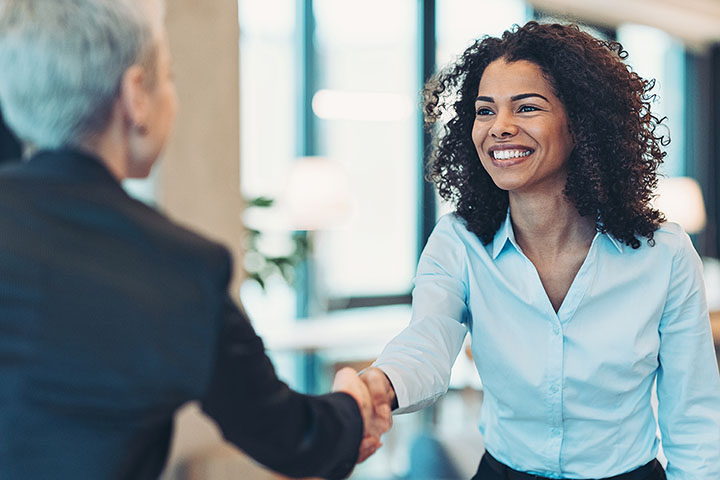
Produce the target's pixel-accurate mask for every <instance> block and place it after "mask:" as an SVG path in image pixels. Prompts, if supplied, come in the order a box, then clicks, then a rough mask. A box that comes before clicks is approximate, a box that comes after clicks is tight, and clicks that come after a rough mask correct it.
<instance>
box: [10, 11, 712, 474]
mask: <svg viewBox="0 0 720 480" xmlns="http://www.w3.org/2000/svg"><path fill="white" fill-rule="evenodd" d="M531 19H537V20H553V19H557V20H562V21H567V20H572V21H577V22H581V23H582V24H583V25H584V26H585V27H584V28H586V29H587V30H588V31H589V32H591V33H592V34H593V35H596V36H597V37H600V38H603V39H613V40H618V41H620V42H621V43H622V44H623V46H624V47H625V49H626V50H627V51H628V52H629V57H628V58H627V62H628V63H629V64H630V65H631V66H632V67H633V69H634V70H635V71H637V72H638V73H639V74H640V75H641V76H643V77H646V78H654V79H656V82H657V83H656V89H655V93H656V94H657V99H656V102H655V105H654V109H655V114H656V115H657V116H658V117H665V116H666V117H667V121H666V122H665V123H666V125H667V128H668V131H669V134H670V136H671V139H672V142H671V144H670V145H669V146H668V147H667V152H668V155H667V158H666V162H665V164H664V165H663V167H662V170H663V174H664V176H665V178H664V179H663V181H662V182H661V185H660V187H659V188H660V190H659V192H658V193H659V198H658V206H659V207H660V208H661V209H662V210H663V211H665V212H666V214H667V215H668V217H670V219H672V220H674V221H677V222H679V223H681V224H682V225H683V226H684V227H685V228H686V230H687V231H688V232H689V233H691V234H692V238H693V242H694V243H695V246H696V248H697V250H698V252H699V253H700V254H701V256H702V258H703V261H704V265H705V275H706V280H707V288H708V299H709V302H710V309H711V311H713V312H715V311H720V266H719V264H720V262H718V260H716V258H717V257H718V251H719V249H720V239H719V238H718V232H717V225H718V220H719V219H720V205H719V201H720V199H719V198H718V195H719V193H720V188H719V187H720V171H718V164H719V160H720V137H719V136H718V129H719V128H720V2H718V1H717V0H682V1H680V0H584V1H573V0H530V1H525V0H364V1H362V2H358V1H350V0H222V1H220V0H203V1H197V0H172V1H169V2H168V28H169V33H170V39H171V44H172V50H173V55H174V64H175V76H176V81H177V86H178V92H179V96H180V115H179V117H178V121H177V127H176V130H175V133H174V135H173V137H172V139H171V144H170V146H169V148H168V151H167V152H166V154H165V158H164V159H163V161H162V162H160V164H159V165H158V166H157V167H156V169H155V170H154V171H153V174H152V175H151V177H150V178H149V179H147V180H143V181H128V182H126V184H125V186H126V188H127V189H128V191H129V192H131V193H132V194H133V195H135V196H136V197H138V198H140V199H141V200H143V201H145V202H148V203H150V204H152V205H155V206H157V207H158V208H160V209H162V210H164V211H166V212H167V213H168V214H170V215H171V216H173V217H174V218H176V219H178V220H179V221H180V222H183V223H186V224H188V225H190V226H192V227H193V228H196V229H200V230H201V231H203V232H204V233H205V234H207V235H209V236H211V237H214V238H216V239H219V240H221V241H223V242H224V243H226V244H227V245H228V246H229V247H230V248H231V250H232V251H233V253H234V256H235V263H236V274H235V277H236V278H235V282H234V284H233V295H234V296H235V297H236V299H237V300H238V301H242V303H243V305H244V306H245V308H246V310H247V311H248V313H249V315H250V317H251V318H252V320H253V324H254V326H255V328H256V329H257V330H258V332H259V333H260V334H261V335H262V336H263V338H264V339H265V343H266V347H267V349H268V352H269V353H270V355H271V357H272V358H273V361H274V363H275V365H276V367H277V369H278V373H279V375H280V376H281V377H282V378H283V379H284V380H285V381H286V382H287V383H289V384H290V385H291V386H293V387H294V388H297V389H299V390H301V391H305V392H309V393H320V392H324V391H327V390H328V389H329V388H330V385H331V382H332V377H333V375H334V371H336V370H337V369H338V368H340V367H342V366H345V365H350V366H353V367H355V368H357V369H360V368H364V367H365V366H367V365H368V364H369V363H370V362H371V361H372V360H373V359H374V358H375V356H377V355H378V354H379V353H380V351H381V350H382V347H383V345H384V344H385V343H386V342H387V341H388V340H390V339H391V338H392V337H393V336H394V335H395V334H396V333H397V332H399V331H400V330H401V329H402V328H403V326H404V325H406V324H407V322H408V321H409V311H410V310H409V304H410V292H411V288H412V279H413V274H414V269H415V264H416V262H417V260H418V258H419V254H420V251H421V250H422V248H423V246H424V243H425V241H426V239H427V237H428V235H429V233H430V231H431V230H432V228H433V226H434V224H435V222H436V220H437V218H438V217H439V216H440V215H442V214H443V213H445V212H447V211H450V207H449V206H448V205H444V204H442V203H441V202H439V201H438V198H437V196H436V194H435V192H434V189H433V187H432V186H431V185H429V184H428V183H426V182H425V181H424V180H423V162H424V154H425V152H426V151H427V148H428V142H429V138H428V137H427V136H426V135H425V134H424V133H423V130H422V118H421V115H420V108H419V105H420V101H421V99H420V90H421V89H422V85H423V83H424V81H425V80H426V79H427V78H428V77H429V76H430V75H431V74H432V73H433V72H435V71H436V70H437V69H438V68H441V67H442V66H444V65H446V64H448V63H449V62H452V61H453V60H454V59H455V57H456V56H457V55H459V54H460V53H462V51H463V50H464V49H465V47H467V46H468V45H469V43H470V42H472V41H473V40H474V39H476V38H478V37H481V36H483V35H494V36H495V35H500V34H502V32H503V31H504V30H506V29H507V28H509V27H511V26H512V25H513V24H519V25H522V24H524V23H525V22H526V21H528V20H531ZM0 123H1V122H0ZM0 138H2V142H0V146H1V147H2V148H0V159H5V158H13V157H15V158H16V157H17V155H18V152H19V146H18V145H17V143H16V142H15V141H14V139H13V138H12V134H11V133H9V132H7V131H5V130H3V129H2V128H0ZM711 317H712V318H713V325H714V328H715V331H716V335H720V333H718V330H719V329H718V325H719V323H718V320H717V318H716V314H715V313H713V314H711ZM716 339H720V336H716ZM481 402H482V384H481V382H480V380H479V379H478V378H477V374H476V373H475V370H474V367H473V366H472V363H471V360H470V359H469V358H468V357H467V356H465V355H463V354H461V356H460V357H459V359H458V362H457V364H456V367H455V371H454V372H453V380H452V382H451V390H450V392H449V393H448V395H447V396H446V397H444V398H443V399H441V400H440V401H439V402H438V403H437V404H436V405H435V406H434V407H432V408H430V409H427V410H425V411H423V412H418V413H415V414H410V415H405V416H400V417H396V418H395V427H394V428H393V430H392V432H391V433H390V434H388V435H386V437H385V447H384V448H383V449H381V451H379V452H378V453H377V454H376V455H375V456H374V457H372V458H371V459H370V460H368V461H367V462H365V463H364V464H362V465H360V466H359V467H358V468H357V469H356V470H355V472H354V474H353V476H352V477H351V478H356V479H360V478H367V479H399V478H413V479H417V478H435V479H439V478H469V477H470V476H471V475H472V473H474V471H475V469H476V467H477V462H478V461H479V459H480V457H481V455H482V452H483V447H482V438H480V435H479V433H478V432H477V428H476V426H477V422H478V416H479V407H480V404H481ZM719 408H720V406H719ZM165 478H166V479H176V478H177V479H183V478H187V479H189V478H202V479H210V480H213V479H226V478H244V479H255V478H257V479H264V478H280V477H278V476H276V475H274V474H272V473H271V472H268V471H265V470H264V469H262V468H261V467H259V466H257V465H255V464H254V463H253V462H251V461H250V460H248V459H247V458H245V457H244V456H243V455H242V454H241V453H240V452H238V451H236V450H235V449H234V448H232V447H230V446H228V445H225V444H223V443H222V442H221V440H220V437H219V435H218V433H217V431H216V429H215V427H214V425H212V423H211V422H209V421H208V420H207V419H205V418H204V417H203V416H202V415H201V414H200V413H199V411H198V408H197V406H196V405H189V406H188V407H186V408H185V409H184V410H183V411H182V412H181V413H180V414H179V415H178V420H177V431H176V438H175V442H174V445H173V451H172V458H171V461H170V463H169V465H168V468H167V471H166V473H165Z"/></svg>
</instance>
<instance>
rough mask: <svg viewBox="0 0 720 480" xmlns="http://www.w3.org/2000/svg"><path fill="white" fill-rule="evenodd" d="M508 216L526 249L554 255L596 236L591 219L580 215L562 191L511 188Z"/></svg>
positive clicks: (516, 235)
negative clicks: (515, 191) (524, 191)
mask: <svg viewBox="0 0 720 480" xmlns="http://www.w3.org/2000/svg"><path fill="white" fill-rule="evenodd" d="M510 217H511V220H512V225H513V231H514V233H515V239H516V241H517V242H518V245H519V246H520V248H522V250H523V251H524V252H526V253H530V252H535V253H538V254H541V255H544V256H557V255H559V254H560V253H561V252H563V251H567V250H568V249H569V248H587V247H589V245H590V243H591V242H592V239H593V237H594V236H595V222H594V219H592V218H589V217H582V216H580V213H578V211H577V208H575V206H574V205H573V204H572V203H570V201H569V200H568V199H567V198H566V197H565V195H564V194H563V193H562V192H557V193H553V194H538V195H528V194H523V195H513V194H512V192H511V193H510Z"/></svg>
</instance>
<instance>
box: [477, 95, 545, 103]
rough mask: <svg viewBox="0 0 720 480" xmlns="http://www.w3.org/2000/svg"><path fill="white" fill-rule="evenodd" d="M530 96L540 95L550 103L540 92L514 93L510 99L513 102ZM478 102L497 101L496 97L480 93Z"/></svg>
mask: <svg viewBox="0 0 720 480" xmlns="http://www.w3.org/2000/svg"><path fill="white" fill-rule="evenodd" d="M530 97H539V98H542V99H543V100H545V101H546V102H548V103H550V100H548V99H547V98H545V97H544V96H542V95H540V94H539V93H520V94H518V95H513V96H512V97H510V100H511V101H513V102H516V101H518V100H522V99H523V98H530ZM475 101H476V102H489V103H495V99H494V98H493V97H484V96H482V95H480V96H479V97H477V98H476V99H475Z"/></svg>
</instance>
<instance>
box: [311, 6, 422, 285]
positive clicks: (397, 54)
mask: <svg viewBox="0 0 720 480" xmlns="http://www.w3.org/2000/svg"><path fill="white" fill-rule="evenodd" d="M417 4H418V2H417V1H414V0H395V1H392V2H387V1H385V0H366V1H364V2H355V1H351V0H315V1H314V2H313V5H314V16H315V22H316V30H315V48H316V62H317V64H316V74H317V91H316V92H314V93H313V96H312V110H313V114H314V117H315V120H316V122H317V127H316V132H317V134H316V135H317V137H316V139H315V140H316V142H317V152H318V153H319V154H320V155H323V156H327V157H329V158H331V159H334V160H335V161H337V162H340V163H341V164H342V165H343V166H344V167H345V169H346V171H347V172H348V174H349V178H350V189H351V196H352V198H353V199H354V201H353V208H352V212H351V214H350V217H349V218H348V219H347V221H346V222H345V223H344V224H342V225H339V226H338V227H337V228H334V229H332V230H330V231H327V232H321V235H320V236H319V238H318V240H319V242H318V245H317V247H318V248H317V249H316V257H317V260H318V263H319V268H320V272H321V274H320V278H321V279H322V280H323V281H324V282H325V290H326V291H327V294H328V296H330V297H356V296H380V295H387V294H402V293H406V292H409V291H410V288H411V280H412V276H413V273H414V269H415V262H416V260H417V252H416V249H415V245H416V230H417V226H416V223H417V221H416V215H415V211H416V208H417V198H418V194H417V191H416V190H417V189H416V184H417V181H416V177H417V175H418V166H419V165H418V163H419V162H418V152H417V135H418V132H417V114H418V108H417V105H418V103H419V95H418V92H419V79H418V75H417V73H416V72H417V70H418V67H417V64H418V49H417V44H416V37H417V18H418V15H417V11H416V8H417Z"/></svg>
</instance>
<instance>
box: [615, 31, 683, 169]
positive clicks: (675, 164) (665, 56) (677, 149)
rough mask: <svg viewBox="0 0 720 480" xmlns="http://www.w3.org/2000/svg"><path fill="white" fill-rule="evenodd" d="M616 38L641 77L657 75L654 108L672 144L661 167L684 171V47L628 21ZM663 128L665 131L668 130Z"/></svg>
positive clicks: (667, 37) (629, 62)
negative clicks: (663, 120)
mask: <svg viewBox="0 0 720 480" xmlns="http://www.w3.org/2000/svg"><path fill="white" fill-rule="evenodd" d="M617 38H618V41H619V42H620V43H622V45H623V47H624V48H625V49H626V50H627V51H628V53H629V55H628V58H627V60H626V61H627V63H628V64H629V65H631V66H632V68H633V70H634V71H635V72H637V73H638V74H639V75H640V76H641V77H643V78H646V79H653V78H654V79H655V80H656V83H655V88H654V89H653V90H652V93H655V94H657V100H656V102H655V103H654V104H653V105H652V111H653V113H654V114H655V116H657V117H658V118H662V117H667V120H665V122H663V123H664V124H665V125H667V128H668V129H669V133H670V138H671V139H672V141H671V142H670V145H668V146H667V147H665V150H666V151H667V156H666V157H665V162H664V163H663V165H662V166H661V167H660V171H661V172H662V173H663V174H665V175H667V176H669V177H676V176H682V175H684V174H685V170H686V169H685V164H686V160H685V132H684V123H685V49H684V47H683V45H682V43H680V42H679V41H677V40H675V39H673V38H672V37H671V36H670V35H668V34H667V33H665V32H663V31H662V30H658V29H656V28H652V27H646V26H643V25H634V24H626V25H621V26H620V27H619V28H618V29H617ZM666 133H667V131H663V132H662V134H666Z"/></svg>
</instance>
